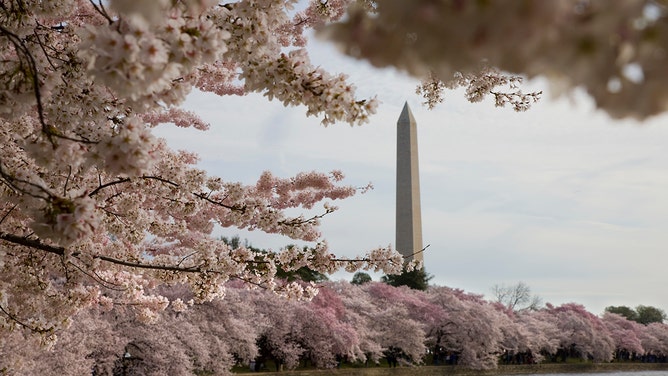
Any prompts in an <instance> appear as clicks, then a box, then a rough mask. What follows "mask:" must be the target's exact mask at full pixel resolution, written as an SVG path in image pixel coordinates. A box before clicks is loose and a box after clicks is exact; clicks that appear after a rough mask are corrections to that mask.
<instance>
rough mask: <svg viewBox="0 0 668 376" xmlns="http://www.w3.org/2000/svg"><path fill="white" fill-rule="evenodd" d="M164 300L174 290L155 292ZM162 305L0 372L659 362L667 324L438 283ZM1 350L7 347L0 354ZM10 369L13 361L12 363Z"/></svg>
mask: <svg viewBox="0 0 668 376" xmlns="http://www.w3.org/2000/svg"><path fill="white" fill-rule="evenodd" d="M161 293H163V294H164V295H165V296H169V297H170V298H172V299H174V301H179V302H182V301H184V299H188V300H189V299H190V298H191V297H192V296H190V295H189V292H188V291H187V290H185V289H182V288H181V289H177V288H171V289H168V290H163V291H161ZM187 305H188V303H183V304H182V305H179V304H176V305H173V307H172V309H168V310H166V311H164V312H163V313H162V314H161V317H160V322H159V323H158V324H143V323H141V322H139V321H137V320H133V319H130V318H129V316H128V315H127V314H125V312H124V310H125V309H126V308H123V307H108V309H107V310H102V309H101V310H97V311H86V312H84V313H82V314H81V316H80V317H78V320H77V321H76V323H75V324H74V325H73V326H72V327H71V328H70V329H69V330H67V331H65V332H64V333H63V334H62V336H61V339H60V341H59V343H58V346H57V347H55V348H54V349H53V350H52V351H49V352H41V353H34V352H29V351H24V350H22V349H21V348H20V347H18V348H14V349H12V351H7V352H6V354H7V355H8V356H7V357H4V358H3V359H2V360H0V362H1V363H0V369H2V367H7V368H8V367H13V366H15V365H16V364H17V363H22V367H23V369H24V373H23V374H42V375H45V376H47V375H85V374H90V373H92V374H94V375H112V374H114V373H119V372H121V371H126V372H127V371H129V370H132V371H133V372H138V374H146V375H164V374H170V375H184V376H185V375H192V374H193V373H194V372H213V373H215V374H226V373H228V372H229V371H230V370H231V369H232V367H233V366H235V365H238V366H241V365H243V366H244V367H248V366H249V365H253V366H255V367H258V368H259V367H260V365H261V364H265V365H267V364H270V363H271V364H275V365H276V367H277V368H278V367H281V366H282V367H284V368H295V367H298V366H306V365H308V366H315V367H319V368H331V367H336V366H337V365H338V364H340V363H341V362H349V363H356V364H358V365H360V366H361V365H366V366H373V365H374V364H377V363H378V362H379V361H380V360H381V359H387V360H388V361H391V360H393V359H396V361H397V362H398V363H399V364H423V363H425V362H429V363H432V362H433V363H435V364H458V365H461V366H466V367H471V368H474V369H487V368H494V367H496V366H497V364H499V362H503V363H537V362H541V361H564V360H566V359H567V358H571V357H575V358H582V359H588V360H592V361H594V362H609V361H612V360H634V359H635V360H652V361H658V360H665V358H666V356H668V325H666V324H663V323H653V324H650V325H646V326H645V325H641V324H639V323H636V322H634V321H629V320H627V319H626V318H624V317H622V316H620V315H617V314H613V313H609V312H608V313H605V314H604V315H603V316H602V317H598V316H596V315H593V314H592V313H590V312H587V311H586V310H585V309H584V307H583V306H581V305H578V304H574V303H569V304H564V305H561V306H558V307H555V306H551V305H548V306H547V308H544V309H540V310H523V311H519V312H517V311H512V310H508V309H507V308H506V307H504V306H503V305H501V304H498V303H490V302H488V301H486V300H484V299H482V298H481V296H479V295H474V294H468V293H465V292H463V291H461V290H456V289H452V288H448V287H431V288H430V289H428V290H427V291H416V290H410V289H408V288H406V287H393V286H390V285H387V284H383V283H377V282H370V283H366V284H363V285H354V284H350V283H347V282H328V283H325V285H324V286H323V287H322V288H321V289H320V293H319V294H318V295H317V296H316V297H315V298H314V299H313V300H312V301H311V302H303V301H296V300H285V299H284V298H281V297H278V296H277V295H276V294H273V293H271V292H267V291H264V290H248V289H242V288H235V287H233V286H228V289H227V296H226V299H225V300H224V301H220V300H216V301H213V302H209V303H205V304H201V305H195V306H193V307H190V308H189V309H185V308H186V306H187ZM5 350H6V349H5ZM12 363H13V364H12Z"/></svg>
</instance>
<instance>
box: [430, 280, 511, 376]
mask: <svg viewBox="0 0 668 376" xmlns="http://www.w3.org/2000/svg"><path fill="white" fill-rule="evenodd" d="M429 299H430V301H431V302H432V303H433V304H437V305H438V306H440V307H441V308H442V309H443V310H444V311H445V316H444V317H443V319H442V321H441V322H440V323H438V326H437V327H436V328H434V329H432V331H431V332H432V333H433V334H432V335H435V336H436V337H435V338H434V340H435V341H436V344H437V345H439V346H441V347H443V348H444V349H445V350H446V351H451V352H454V353H455V354H457V356H458V357H459V358H458V364H461V365H464V366H468V367H471V368H473V369H489V368H496V366H497V357H498V356H499V355H500V354H501V352H502V351H503V350H504V349H503V346H502V342H503V339H504V333H503V331H502V329H501V326H500V321H501V320H500V318H501V317H502V316H503V315H504V314H503V313H500V312H499V311H497V310H496V309H495V308H494V307H493V306H492V305H490V304H488V303H487V302H485V301H484V300H483V299H482V297H481V296H479V295H471V294H465V293H463V292H462V291H459V290H454V289H451V288H448V287H434V288H432V289H431V290H429Z"/></svg>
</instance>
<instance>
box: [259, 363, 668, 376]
mask: <svg viewBox="0 0 668 376" xmlns="http://www.w3.org/2000/svg"><path fill="white" fill-rule="evenodd" d="M649 370H656V371H660V370H668V363H589V362H586V363H585V362H583V363H549V364H532V365H501V366H499V368H497V369H493V370H486V371H480V370H471V369H468V368H464V367H459V366H421V367H397V368H388V367H368V368H343V369H328V370H303V371H283V372H279V373H277V372H253V373H252V374H253V375H276V374H280V375H282V376H324V375H334V376H383V375H393V376H441V375H443V376H445V375H448V376H450V375H462V376H468V375H489V376H497V375H498V376H500V375H531V374H541V373H587V372H613V371H626V372H631V371H649Z"/></svg>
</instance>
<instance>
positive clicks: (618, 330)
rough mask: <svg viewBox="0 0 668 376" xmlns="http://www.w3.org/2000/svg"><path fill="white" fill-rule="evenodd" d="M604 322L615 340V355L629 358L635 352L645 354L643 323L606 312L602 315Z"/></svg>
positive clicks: (619, 357) (620, 357)
mask: <svg viewBox="0 0 668 376" xmlns="http://www.w3.org/2000/svg"><path fill="white" fill-rule="evenodd" d="M602 320H603V324H605V327H606V328H607V329H608V332H609V333H610V336H611V337H612V339H613V340H614V341H615V349H616V350H615V352H616V353H615V357H616V358H617V359H628V358H629V357H631V356H633V355H634V354H638V355H640V354H644V353H645V349H643V347H642V341H641V338H642V331H643V330H642V325H641V324H638V323H636V322H635V321H631V320H629V319H627V318H625V317H624V316H622V315H618V314H616V313H611V312H606V313H605V314H603V317H602Z"/></svg>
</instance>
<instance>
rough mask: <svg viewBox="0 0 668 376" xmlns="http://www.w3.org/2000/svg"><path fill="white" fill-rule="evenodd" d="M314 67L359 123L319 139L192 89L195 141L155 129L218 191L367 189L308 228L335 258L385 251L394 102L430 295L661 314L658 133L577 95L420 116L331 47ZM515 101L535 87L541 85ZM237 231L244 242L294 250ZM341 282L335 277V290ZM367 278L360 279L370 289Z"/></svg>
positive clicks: (267, 107)
mask: <svg viewBox="0 0 668 376" xmlns="http://www.w3.org/2000/svg"><path fill="white" fill-rule="evenodd" d="M310 50H311V52H312V60H313V62H314V63H316V64H320V65H322V66H323V67H324V68H326V69H328V70H329V71H330V72H333V73H334V72H344V73H347V74H349V75H350V80H351V81H352V82H354V83H355V84H356V85H357V87H358V91H359V95H360V97H368V96H373V95H377V96H378V98H379V99H380V100H381V102H382V103H381V105H380V107H379V109H378V113H377V114H376V115H375V116H374V117H373V118H372V120H371V123H370V124H367V125H364V126H362V127H350V126H348V125H347V124H336V125H333V126H329V127H327V128H324V127H322V126H321V125H319V122H320V121H319V119H316V118H306V116H305V113H306V110H305V108H304V107H292V108H284V107H283V106H282V105H281V104H280V103H278V102H268V101H267V100H266V99H265V98H264V97H262V96H261V95H248V96H245V97H230V98H217V97H215V96H211V95H205V94H201V93H195V94H193V95H191V96H190V98H189V101H188V103H187V105H186V107H187V108H188V109H191V110H194V111H196V112H197V113H199V114H200V115H202V116H203V117H204V119H205V120H207V121H209V122H210V123H211V124H212V129H211V130H210V131H208V132H200V131H195V130H183V129H177V128H175V127H173V126H171V125H168V126H164V127H163V128H162V129H160V130H159V135H161V136H163V137H165V138H167V139H168V142H169V143H170V145H172V146H173V147H174V148H177V149H187V150H191V151H196V152H198V153H199V154H200V156H201V158H202V161H201V163H200V165H201V166H202V167H203V168H205V169H206V170H208V171H209V173H210V174H212V175H217V176H221V177H223V178H225V179H226V180H228V181H242V182H245V183H249V184H252V183H254V182H255V181H256V179H257V178H258V177H259V175H260V173H261V172H262V171H264V170H271V171H272V172H273V173H275V174H276V175H279V176H284V177H288V176H292V175H294V174H295V173H297V172H299V171H311V170H318V171H322V172H328V171H331V170H333V169H340V170H342V171H343V172H344V173H345V174H346V181H345V182H346V183H348V184H351V185H355V186H364V185H366V184H367V183H368V182H369V181H370V182H372V183H373V184H374V186H375V189H374V190H373V191H370V192H368V193H366V194H364V195H359V196H356V197H353V198H352V199H349V200H346V201H342V202H336V203H335V204H337V205H338V206H339V208H340V210H339V211H337V212H336V213H334V214H332V215H330V216H328V217H326V218H325V219H324V220H323V226H322V231H323V234H324V237H325V238H326V239H327V240H328V242H329V245H330V248H331V250H332V251H333V252H334V253H336V254H337V255H342V256H354V255H358V254H361V253H363V252H365V251H367V250H369V249H372V248H375V247H377V246H386V245H388V244H391V243H393V242H394V202H395V197H394V185H395V163H396V162H395V152H396V151H395V147H396V146H395V145H396V122H397V119H398V117H399V114H400V112H401V108H402V107H403V104H404V102H405V101H408V103H409V105H410V106H411V110H412V112H413V115H414V117H415V119H416V121H417V123H418V139H419V158H420V174H421V178H420V184H421V189H422V192H421V195H422V216H423V218H422V223H423V239H424V243H425V245H427V244H429V245H430V247H429V248H428V250H427V252H426V254H425V266H426V269H427V272H428V273H430V274H433V275H434V279H433V280H432V282H433V283H435V284H438V285H447V286H451V287H456V288H462V289H464V290H466V291H469V292H475V293H481V294H485V295H486V296H487V297H489V296H490V288H491V287H492V286H493V285H495V284H502V283H505V284H507V285H508V284H514V283H516V282H518V281H524V282H526V283H527V284H528V285H529V286H530V287H531V288H532V291H533V292H534V293H535V294H537V295H539V296H541V297H542V298H543V300H544V301H546V302H551V303H553V304H562V303H567V302H577V303H581V304H584V305H585V306H586V307H587V308H588V309H589V310H590V311H591V312H593V313H595V314H600V313H601V312H602V311H603V309H604V308H605V307H606V306H608V305H627V306H631V307H635V306H636V305H638V304H644V305H653V306H656V307H659V308H662V309H664V310H668V295H667V294H666V293H665V291H664V290H665V286H666V284H667V283H666V282H668V276H667V275H666V273H665V268H666V265H667V264H668V253H667V252H666V249H665V248H666V242H667V240H668V211H667V209H668V171H667V170H666V168H667V167H668V148H667V147H666V145H667V144H668V143H667V142H666V141H668V124H666V123H667V120H668V118H667V117H660V118H655V119H651V120H650V121H647V122H645V123H643V124H638V123H635V122H632V121H623V122H622V121H615V120H611V119H609V118H608V117H607V115H605V114H603V113H601V112H598V111H595V110H594V109H593V105H592V103H591V101H590V100H589V99H587V98H586V96H584V95H582V94H578V93H576V94H574V95H573V98H571V99H561V100H552V99H550V97H549V94H548V95H544V98H543V100H541V102H539V103H538V104H536V105H534V107H533V108H532V109H531V110H530V111H529V112H525V113H514V112H513V111H512V110H511V109H510V108H495V107H494V105H493V103H492V102H491V100H488V101H486V102H484V103H478V104H470V103H468V102H466V100H465V99H464V97H463V93H462V92H461V91H454V92H450V93H448V96H447V99H446V102H445V103H444V104H442V105H440V106H439V107H437V108H436V109H434V110H431V111H430V110H427V109H426V108H425V107H423V106H422V105H421V104H420V103H421V99H420V98H419V97H418V96H417V95H416V94H415V86H416V84H417V81H414V80H412V79H409V78H407V77H405V76H403V75H400V74H398V73H396V72H394V71H391V70H382V71H381V70H377V69H374V68H371V67H369V66H368V65H367V64H365V63H360V62H356V61H353V60H351V59H348V58H345V57H342V56H341V55H339V54H338V53H337V52H336V51H335V49H334V48H333V47H331V46H329V45H323V44H321V43H318V44H316V45H314V46H312V47H311V48H310ZM527 89H529V90H530V89H533V90H545V91H546V92H549V88H548V87H547V84H546V83H545V82H532V83H530V85H529V86H528V87H527ZM219 233H220V234H221V235H226V236H233V235H235V234H239V235H240V236H241V237H242V238H247V239H248V240H249V241H250V242H251V243H252V244H253V245H254V246H257V247H260V248H273V249H278V248H280V247H282V246H284V245H287V244H291V243H295V242H294V241H292V240H290V239H287V238H282V237H278V236H269V235H266V234H262V233H259V232H246V231H240V230H237V229H221V230H220V231H219ZM340 278H345V279H348V280H349V279H350V275H349V274H346V273H340V274H337V275H335V276H334V277H333V279H340ZM378 278H379V275H374V279H376V280H377V279H378Z"/></svg>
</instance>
